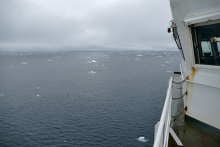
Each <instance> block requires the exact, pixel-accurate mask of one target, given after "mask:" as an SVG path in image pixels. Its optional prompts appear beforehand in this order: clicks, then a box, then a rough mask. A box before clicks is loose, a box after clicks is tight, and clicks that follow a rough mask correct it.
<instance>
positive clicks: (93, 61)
mask: <svg viewBox="0 0 220 147" xmlns="http://www.w3.org/2000/svg"><path fill="white" fill-rule="evenodd" d="M88 62H89V63H97V61H95V60H92V61H88Z"/></svg>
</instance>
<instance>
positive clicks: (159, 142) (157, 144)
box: [154, 77, 173, 147]
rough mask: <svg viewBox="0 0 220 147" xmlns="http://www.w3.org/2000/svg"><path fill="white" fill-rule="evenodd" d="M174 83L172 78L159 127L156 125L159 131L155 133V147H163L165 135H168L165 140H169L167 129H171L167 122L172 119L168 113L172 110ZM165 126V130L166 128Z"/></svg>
mask: <svg viewBox="0 0 220 147" xmlns="http://www.w3.org/2000/svg"><path fill="white" fill-rule="evenodd" d="M172 81H173V77H171V78H170V81H169V87H168V90H167V95H166V100H165V103H164V107H163V111H162V115H161V118H160V123H159V125H158V126H157V125H156V127H158V128H157V129H156V128H155V130H157V131H156V133H155V134H156V135H155V136H156V137H155V141H154V147H162V145H163V142H164V138H163V134H164V133H166V134H165V138H167V137H166V135H169V132H168V131H167V127H169V122H167V121H170V119H169V118H170V116H169V115H170V113H167V112H168V111H169V110H170V109H171V96H172ZM164 125H165V128H164ZM164 130H165V132H164ZM165 141H166V140H165Z"/></svg>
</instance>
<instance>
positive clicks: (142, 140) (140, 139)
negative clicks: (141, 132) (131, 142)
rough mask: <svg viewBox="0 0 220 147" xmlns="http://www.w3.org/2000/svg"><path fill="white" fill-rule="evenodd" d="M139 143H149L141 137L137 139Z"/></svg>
mask: <svg viewBox="0 0 220 147" xmlns="http://www.w3.org/2000/svg"><path fill="white" fill-rule="evenodd" d="M137 141H141V142H147V141H148V140H147V139H145V137H139V138H137Z"/></svg>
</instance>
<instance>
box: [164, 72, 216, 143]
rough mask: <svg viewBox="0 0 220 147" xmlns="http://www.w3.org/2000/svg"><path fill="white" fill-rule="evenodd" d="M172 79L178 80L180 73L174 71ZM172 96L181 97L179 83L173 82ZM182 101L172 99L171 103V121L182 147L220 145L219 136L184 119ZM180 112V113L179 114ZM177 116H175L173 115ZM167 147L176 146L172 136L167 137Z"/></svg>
mask: <svg viewBox="0 0 220 147" xmlns="http://www.w3.org/2000/svg"><path fill="white" fill-rule="evenodd" d="M173 81H176V82H180V81H181V75H180V73H174V75H173ZM172 90H173V92H172V96H173V97H174V98H178V97H181V96H182V95H183V94H182V87H181V84H174V83H173V86H172ZM183 110H184V102H183V98H182V99H177V100H172V105H171V116H174V117H172V119H171V123H170V126H171V127H172V128H173V130H174V132H175V133H176V135H177V136H178V137H179V139H180V140H181V142H182V143H183V146H184V147H220V136H219V135H217V134H214V133H212V132H210V131H209V130H206V129H204V128H202V127H200V126H198V125H196V124H193V123H192V122H190V121H188V120H186V119H185V114H184V113H182V114H181V112H183ZM179 114H180V115H179ZM175 116H177V117H175ZM168 146H169V147H178V145H177V144H176V142H175V141H174V139H173V138H172V136H171V135H170V137H169V143H168Z"/></svg>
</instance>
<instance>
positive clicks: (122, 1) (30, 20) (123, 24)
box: [0, 0, 177, 51]
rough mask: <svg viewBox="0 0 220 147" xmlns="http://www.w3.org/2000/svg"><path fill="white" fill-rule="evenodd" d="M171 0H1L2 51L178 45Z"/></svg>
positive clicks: (147, 47)
mask: <svg viewBox="0 0 220 147" xmlns="http://www.w3.org/2000/svg"><path fill="white" fill-rule="evenodd" d="M171 19H172V17H171V11H170V5H169V0H0V51H4V50H8V51H9V50H12V51H33V50H40V51H42V50H48V51H51V50H76V51H83V50H86V51H90V50H94V51H99V50H103V51H105V50H120V51H121V50H138V51H142V50H177V47H176V45H175V42H174V41H173V40H172V38H171V34H168V33H167V28H168V27H169V21H170V20H171Z"/></svg>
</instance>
